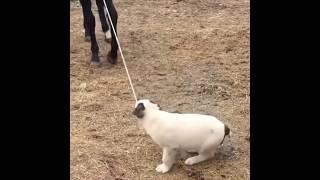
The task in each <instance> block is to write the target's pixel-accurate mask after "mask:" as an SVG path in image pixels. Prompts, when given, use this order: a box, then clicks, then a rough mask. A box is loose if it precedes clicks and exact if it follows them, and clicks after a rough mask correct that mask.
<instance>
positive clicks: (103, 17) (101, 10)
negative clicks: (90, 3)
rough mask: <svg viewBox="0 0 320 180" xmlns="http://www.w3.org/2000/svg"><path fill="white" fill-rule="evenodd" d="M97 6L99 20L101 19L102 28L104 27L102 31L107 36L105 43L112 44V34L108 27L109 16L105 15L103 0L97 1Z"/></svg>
mask: <svg viewBox="0 0 320 180" xmlns="http://www.w3.org/2000/svg"><path fill="white" fill-rule="evenodd" d="M96 4H97V7H98V12H99V18H100V22H101V27H102V31H103V33H104V34H105V41H107V42H108V43H110V40H111V34H110V31H109V30H110V29H109V26H108V22H107V19H106V17H108V16H107V14H106V13H105V6H104V3H103V0H96Z"/></svg>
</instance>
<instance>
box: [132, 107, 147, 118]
mask: <svg viewBox="0 0 320 180" xmlns="http://www.w3.org/2000/svg"><path fill="white" fill-rule="evenodd" d="M132 114H133V115H135V116H137V117H138V118H143V116H144V113H143V112H142V111H139V110H137V109H135V110H134V111H133V112H132Z"/></svg>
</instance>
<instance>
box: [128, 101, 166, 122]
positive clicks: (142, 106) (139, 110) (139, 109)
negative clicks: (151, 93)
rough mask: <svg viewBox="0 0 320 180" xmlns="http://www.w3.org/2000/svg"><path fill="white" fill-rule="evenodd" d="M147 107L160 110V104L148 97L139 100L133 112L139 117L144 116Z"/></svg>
mask: <svg viewBox="0 0 320 180" xmlns="http://www.w3.org/2000/svg"><path fill="white" fill-rule="evenodd" d="M146 109H156V110H160V106H159V105H158V104H156V103H154V102H153V101H151V100H148V99H143V100H139V101H137V103H136V105H135V109H134V111H133V114H134V115H135V116H137V117H138V118H143V117H144V113H145V110H146Z"/></svg>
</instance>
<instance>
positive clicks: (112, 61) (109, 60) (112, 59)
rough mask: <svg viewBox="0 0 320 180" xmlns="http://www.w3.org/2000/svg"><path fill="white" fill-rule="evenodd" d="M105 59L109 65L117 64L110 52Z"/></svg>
mask: <svg viewBox="0 0 320 180" xmlns="http://www.w3.org/2000/svg"><path fill="white" fill-rule="evenodd" d="M107 59H108V62H109V63H111V64H117V56H116V57H112V56H111V53H110V52H109V53H108V56H107Z"/></svg>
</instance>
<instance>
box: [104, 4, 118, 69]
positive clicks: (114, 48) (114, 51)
mask: <svg viewBox="0 0 320 180" xmlns="http://www.w3.org/2000/svg"><path fill="white" fill-rule="evenodd" d="M106 4H107V8H108V10H109V13H110V17H111V20H112V24H113V26H114V29H115V32H116V33H117V22H118V13H117V10H116V8H115V7H114V5H113V3H112V0H106ZM109 23H110V22H109ZM110 28H112V27H111V25H110ZM117 56H118V43H117V40H116V37H115V34H114V32H113V30H112V29H111V50H110V51H109V53H108V61H109V62H110V63H111V64H115V63H117Z"/></svg>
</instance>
